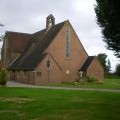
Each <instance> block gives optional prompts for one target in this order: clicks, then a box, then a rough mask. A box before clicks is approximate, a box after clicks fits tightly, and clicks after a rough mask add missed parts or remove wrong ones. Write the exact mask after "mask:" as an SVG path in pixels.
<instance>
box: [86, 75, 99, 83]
mask: <svg viewBox="0 0 120 120" xmlns="http://www.w3.org/2000/svg"><path fill="white" fill-rule="evenodd" d="M85 81H86V82H98V80H97V79H96V78H94V77H90V76H87V77H85Z"/></svg>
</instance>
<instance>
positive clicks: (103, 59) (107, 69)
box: [97, 53, 111, 75]
mask: <svg viewBox="0 0 120 120" xmlns="http://www.w3.org/2000/svg"><path fill="white" fill-rule="evenodd" d="M97 58H98V60H99V61H100V63H101V65H102V66H103V68H104V71H105V74H106V75H107V74H109V72H110V69H111V64H110V60H109V59H107V58H108V56H107V55H106V54H105V53H100V54H98V55H97Z"/></svg>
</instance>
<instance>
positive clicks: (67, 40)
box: [65, 28, 71, 58]
mask: <svg viewBox="0 0 120 120" xmlns="http://www.w3.org/2000/svg"><path fill="white" fill-rule="evenodd" d="M70 37H71V34H70V30H69V29H68V28H67V29H66V30H65V56H66V57H67V58H70V53H71V49H70Z"/></svg>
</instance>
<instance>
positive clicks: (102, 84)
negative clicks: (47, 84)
mask: <svg viewBox="0 0 120 120" xmlns="http://www.w3.org/2000/svg"><path fill="white" fill-rule="evenodd" d="M51 85H52V86H61V87H77V88H99V89H103V88H104V89H119V90H120V77H118V76H115V75H114V74H111V75H109V76H107V78H105V79H103V80H102V81H98V82H85V80H84V79H82V81H79V82H77V85H76V82H66V83H57V84H51Z"/></svg>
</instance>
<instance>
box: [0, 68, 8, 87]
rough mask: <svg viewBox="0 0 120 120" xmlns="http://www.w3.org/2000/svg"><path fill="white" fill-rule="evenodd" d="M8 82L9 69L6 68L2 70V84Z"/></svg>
mask: <svg viewBox="0 0 120 120" xmlns="http://www.w3.org/2000/svg"><path fill="white" fill-rule="evenodd" d="M6 82H7V71H6V70H5V69H1V70H0V85H2V86H5V85H6Z"/></svg>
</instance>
